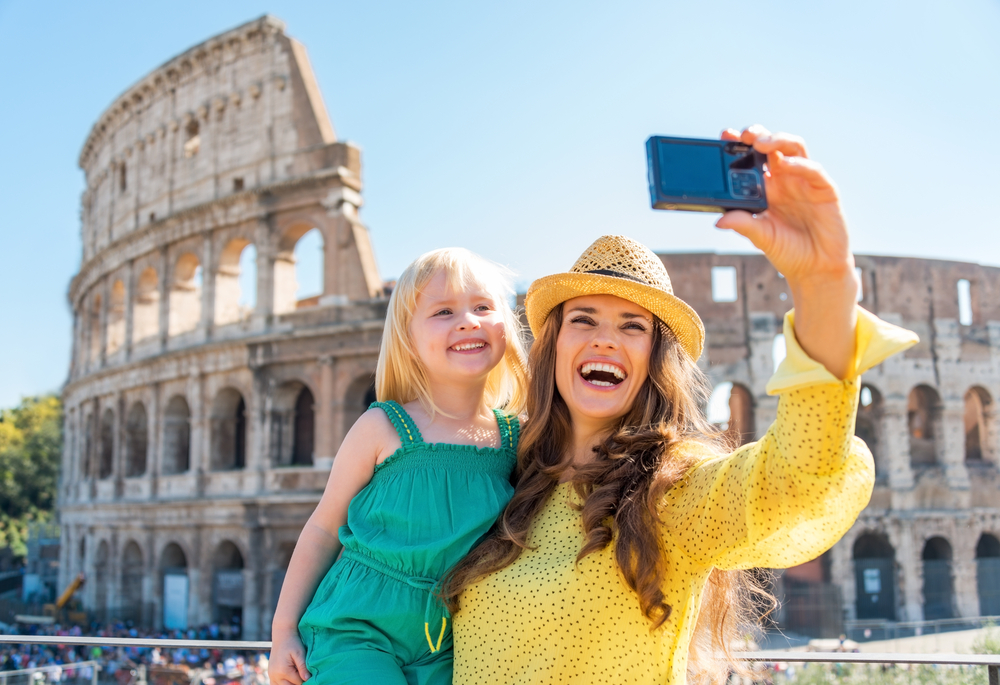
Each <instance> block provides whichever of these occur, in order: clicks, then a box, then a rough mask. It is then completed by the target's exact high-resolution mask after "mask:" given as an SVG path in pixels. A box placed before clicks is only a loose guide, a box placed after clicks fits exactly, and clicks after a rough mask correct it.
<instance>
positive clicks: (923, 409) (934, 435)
mask: <svg viewBox="0 0 1000 685" xmlns="http://www.w3.org/2000/svg"><path fill="white" fill-rule="evenodd" d="M906 413H907V423H908V426H909V433H910V464H911V466H931V465H934V464H937V463H938V454H940V449H939V448H938V440H939V438H940V436H941V432H942V431H941V414H942V404H941V396H940V395H939V394H938V392H937V390H935V389H934V388H932V387H930V386H929V385H918V386H916V387H915V388H913V390H911V391H910V396H909V398H908V400H907V403H906Z"/></svg>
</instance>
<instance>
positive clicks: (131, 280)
mask: <svg viewBox="0 0 1000 685" xmlns="http://www.w3.org/2000/svg"><path fill="white" fill-rule="evenodd" d="M136 176H138V174H136ZM134 320H135V260H134V259H130V260H129V261H128V266H127V267H126V270H125V359H126V360H128V359H131V358H132V337H133V334H132V329H133V325H134Z"/></svg>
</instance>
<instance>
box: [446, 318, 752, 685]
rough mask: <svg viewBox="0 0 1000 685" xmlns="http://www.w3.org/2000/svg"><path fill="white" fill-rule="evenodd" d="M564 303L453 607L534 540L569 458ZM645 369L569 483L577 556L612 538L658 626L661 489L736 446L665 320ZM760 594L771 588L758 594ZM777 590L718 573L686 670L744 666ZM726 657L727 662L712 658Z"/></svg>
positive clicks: (457, 578) (664, 609) (460, 573)
mask: <svg viewBox="0 0 1000 685" xmlns="http://www.w3.org/2000/svg"><path fill="white" fill-rule="evenodd" d="M562 318H563V305H559V306H557V307H556V308H555V309H553V310H552V312H551V313H550V314H549V316H548V318H547V319H546V321H545V324H544V325H543V326H542V330H541V331H540V335H539V336H538V339H537V340H536V341H535V343H534V345H533V346H532V348H531V352H530V355H529V369H530V372H531V382H530V384H529V390H528V398H527V399H528V401H527V411H528V421H527V422H526V423H525V425H524V428H523V430H522V432H521V438H520V444H519V446H518V467H517V475H516V477H517V486H516V489H515V492H514V496H513V498H512V499H511V501H510V503H508V505H507V508H506V509H505V510H504V512H503V514H502V515H501V516H500V518H499V519H498V521H497V523H496V524H495V525H494V527H493V529H492V531H491V533H490V535H488V536H487V537H486V539H485V540H484V541H483V542H482V543H480V544H479V545H478V546H477V547H476V548H475V549H473V550H472V551H471V552H470V553H469V554H468V556H466V557H465V559H464V560H462V561H461V562H460V563H459V564H458V565H457V566H456V567H455V568H454V569H452V570H451V572H450V573H449V574H448V577H447V578H446V579H445V583H444V588H443V591H442V597H443V598H444V600H445V602H446V603H447V604H448V607H449V608H450V609H451V611H453V612H457V611H458V610H459V609H460V606H459V595H460V594H461V592H462V590H464V589H465V588H466V587H467V586H468V585H470V584H472V583H474V582H476V581H477V580H479V579H481V578H483V577H485V576H487V575H489V574H490V573H493V572H495V571H498V570H500V569H502V568H504V567H506V566H508V565H510V564H511V563H513V562H514V561H515V560H516V559H517V558H518V556H520V554H521V551H522V550H524V549H527V548H528V544H527V536H528V531H529V529H530V527H531V523H532V521H533V520H534V519H535V517H536V516H537V515H538V514H539V513H540V512H541V510H542V508H543V507H544V506H545V503H546V501H547V500H548V498H549V496H550V495H551V494H552V492H553V491H554V490H555V488H556V486H557V485H558V483H559V481H560V479H561V477H562V476H563V474H564V472H565V471H566V469H567V468H568V467H569V463H568V462H567V460H566V459H565V452H564V448H565V445H567V444H569V442H570V439H571V434H572V421H571V419H570V414H569V409H568V408H567V406H566V403H565V401H564V400H563V398H562V397H561V396H560V394H559V391H558V390H557V389H556V385H555V368H556V339H557V338H558V336H559V331H560V329H561V327H562ZM656 324H657V325H655V326H654V327H653V341H652V348H651V350H650V358H649V375H648V377H647V378H646V380H645V382H644V383H643V385H642V387H641V388H640V389H639V393H638V395H637V396H636V399H635V401H634V402H633V404H632V408H631V409H630V410H629V411H628V413H626V414H625V415H624V416H623V417H622V418H621V419H619V420H618V422H617V424H616V425H615V426H614V428H613V429H612V430H611V432H610V434H609V435H608V436H607V437H606V438H605V439H604V440H603V441H602V442H601V443H600V444H598V445H597V446H596V447H595V448H594V451H595V452H596V459H594V460H593V461H592V462H590V463H588V464H586V465H584V466H579V467H576V471H575V473H574V475H573V485H574V487H575V488H576V490H577V492H578V493H579V494H580V496H581V498H582V499H583V500H584V504H583V505H582V507H581V511H580V513H581V518H582V520H583V528H584V532H585V536H586V538H585V541H584V545H583V548H582V549H581V550H580V553H579V554H578V555H577V560H580V559H583V558H584V557H585V556H587V555H588V554H591V553H593V552H597V551H599V550H602V549H604V548H606V547H607V546H608V545H612V544H613V545H614V553H615V560H616V561H617V563H618V566H619V568H620V569H621V573H622V576H623V578H624V580H625V582H626V583H627V584H628V586H629V587H630V588H632V589H633V590H634V591H635V592H636V594H637V595H638V597H639V604H640V607H641V608H642V612H643V614H644V615H645V616H646V617H647V618H648V619H649V621H650V629H651V630H655V629H656V628H659V627H660V626H661V625H662V624H663V622H664V621H666V620H667V618H669V616H670V612H671V607H670V606H669V605H668V604H667V603H666V602H665V601H664V594H663V590H662V588H663V585H664V581H665V579H666V576H667V574H668V572H669V569H668V567H667V560H666V555H665V554H664V549H663V542H662V533H661V531H662V521H661V518H660V515H661V512H662V502H663V499H664V495H665V493H666V492H667V491H668V490H669V489H670V488H671V487H672V486H673V485H674V483H676V482H677V481H678V480H679V479H680V478H681V477H682V476H683V475H684V473H685V471H687V469H688V468H690V467H691V465H692V464H693V463H694V461H695V460H700V459H702V458H705V457H710V456H713V455H718V454H723V453H726V452H728V451H729V450H730V449H732V448H733V447H734V445H730V444H727V438H726V437H725V435H724V434H723V433H721V432H720V431H719V430H718V429H717V428H716V427H715V426H712V425H711V424H709V423H708V421H707V420H706V419H705V415H704V412H703V411H702V407H703V406H704V405H705V404H706V402H707V399H708V394H709V386H708V383H707V379H706V378H705V376H704V374H703V373H702V372H701V371H700V370H699V369H698V367H697V366H696V365H695V363H694V361H692V359H691V358H690V357H689V356H688V355H687V354H686V353H685V352H684V350H683V348H682V347H681V346H680V344H679V343H678V342H677V339H676V338H675V336H674V334H673V333H672V332H671V331H670V329H669V328H668V327H667V326H666V325H664V324H663V323H662V322H661V321H659V320H658V319H657V321H656ZM762 593H763V594H762ZM758 597H769V595H766V592H764V590H763V587H762V586H761V583H760V582H759V581H758V580H757V579H756V578H755V577H754V576H752V575H751V574H749V573H746V572H742V571H720V570H718V569H716V570H713V571H712V573H711V575H710V577H709V579H708V582H707V583H706V586H705V591H704V594H703V596H702V606H701V612H700V614H699V617H698V623H697V627H696V628H695V632H694V635H693V637H692V641H691V650H690V652H689V674H690V675H691V676H692V677H693V678H694V679H696V680H699V681H704V680H715V679H716V678H717V677H719V676H724V675H725V672H726V667H727V663H726V662H728V666H729V667H734V666H736V663H735V661H734V660H733V659H732V653H731V648H732V645H733V643H734V642H735V641H736V640H738V639H739V637H740V631H741V630H744V629H745V628H746V627H747V626H748V625H752V624H753V622H754V617H755V615H756V614H757V613H758V612H757V611H756V610H755V609H756V608H757V607H759V606H760V605H761V602H760V601H759V599H758ZM719 654H722V655H725V657H727V658H725V659H724V660H722V661H720V660H719V659H717V658H716V657H717V656H718V655H719Z"/></svg>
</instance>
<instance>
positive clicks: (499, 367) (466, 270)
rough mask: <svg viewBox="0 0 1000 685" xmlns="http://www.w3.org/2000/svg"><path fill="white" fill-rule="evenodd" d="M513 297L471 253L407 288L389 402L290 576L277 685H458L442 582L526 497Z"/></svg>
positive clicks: (416, 269) (273, 672)
mask: <svg viewBox="0 0 1000 685" xmlns="http://www.w3.org/2000/svg"><path fill="white" fill-rule="evenodd" d="M509 293H510V287H509V285H508V284H507V281H506V279H505V277H504V275H503V273H502V272H501V270H500V268H499V267H497V266H496V265H495V264H493V263H491V262H488V261H486V260H484V259H482V258H481V257H479V256H477V255H474V254H472V253H471V252H468V251H467V250H463V249H458V248H449V249H443V250H436V251H434V252H429V253H427V254H425V255H423V256H422V257H420V258H419V259H417V260H416V261H415V262H413V263H412V264H411V265H410V266H408V267H407V268H406V270H405V271H404V272H403V275H402V276H401V277H400V278H399V281H398V283H397V284H396V289H395V290H394V292H393V294H392V297H391V298H390V300H389V312H388V315H387V316H386V322H385V329H384V332H383V335H382V349H381V351H380V353H379V359H378V368H377V370H376V374H375V387H376V392H377V395H378V399H379V401H378V402H375V403H374V404H372V406H371V408H370V409H369V410H368V411H367V412H366V413H365V414H364V415H362V416H361V418H360V419H358V422H357V423H355V424H354V427H353V428H351V430H350V432H349V433H348V434H347V437H345V438H344V443H343V445H341V447H340V451H339V452H338V454H337V458H336V460H335V461H334V464H333V469H332V470H331V471H330V479H329V481H328V482H327V486H326V491H325V492H324V493H323V497H322V499H321V500H320V502H319V505H318V506H317V507H316V511H314V512H313V514H312V516H310V517H309V520H308V521H307V522H306V525H305V527H304V528H303V529H302V533H301V535H300V536H299V540H298V544H296V546H295V552H294V553H293V554H292V559H291V562H290V563H289V566H288V572H287V574H286V575H285V581H284V584H283V586H282V588H281V596H280V598H279V600H278V606H277V609H276V610H275V613H274V621H273V624H272V628H271V634H272V639H273V648H272V653H271V662H270V679H271V683H272V685H300V684H301V683H302V681H304V680H307V679H309V680H311V681H312V682H311V683H310V685H321V684H323V683H334V682H336V683H364V685H380V684H382V683H392V684H394V685H395V684H399V685H404V684H406V683H410V684H411V685H412V684H414V683H431V684H435V683H442V684H450V683H451V672H452V636H451V625H450V620H449V619H450V616H449V614H448V612H447V610H446V609H445V608H444V606H443V604H442V603H441V602H440V601H439V600H438V598H437V596H436V595H437V593H438V592H439V581H440V579H441V578H442V577H443V576H444V574H445V573H446V572H447V571H448V569H449V568H451V567H452V566H453V565H454V564H456V563H457V562H458V561H459V560H460V559H462V557H464V556H465V554H466V553H467V552H468V551H469V550H470V549H471V548H472V547H473V545H475V544H476V542H477V541H479V539H480V538H481V537H482V536H483V535H484V534H485V533H486V531H487V530H489V528H490V526H491V525H492V524H493V522H494V520H495V519H496V518H497V516H498V515H499V514H500V512H501V511H502V510H503V508H504V506H505V505H506V504H507V501H508V500H509V499H510V497H511V495H512V494H513V488H512V487H511V485H510V475H511V472H512V471H513V469H514V464H515V462H516V453H517V436H518V428H519V425H518V420H517V415H518V413H520V412H521V410H522V408H523V406H524V399H525V385H526V376H525V366H524V359H525V354H524V344H523V341H522V339H521V326H520V323H519V321H518V319H517V317H516V316H515V315H514V313H513V312H512V311H511V308H510V307H509V306H508V305H507V304H506V296H507V295H508V294H509ZM338 554H340V557H339V558H338V556H337V555H338ZM335 560H336V561H335ZM321 581H322V582H321ZM310 674H311V675H312V677H311V678H310Z"/></svg>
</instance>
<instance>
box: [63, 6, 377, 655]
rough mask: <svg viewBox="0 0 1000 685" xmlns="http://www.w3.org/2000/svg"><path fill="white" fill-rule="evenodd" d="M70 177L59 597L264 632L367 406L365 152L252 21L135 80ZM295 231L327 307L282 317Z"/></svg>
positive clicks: (288, 302) (287, 307)
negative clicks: (62, 592)
mask: <svg viewBox="0 0 1000 685" xmlns="http://www.w3.org/2000/svg"><path fill="white" fill-rule="evenodd" d="M80 167H81V168H82V169H83V171H84V173H85V175H86V191H85V192H84V194H83V199H82V212H81V215H82V237H83V259H82V264H81V266H80V271H79V273H78V274H77V275H76V276H75V277H74V278H73V280H72V283H71V284H70V288H69V300H70V304H71V306H72V308H73V312H74V320H75V326H74V344H73V358H72V365H71V369H70V375H69V381H68V383H67V385H66V388H65V391H64V395H63V399H64V402H65V407H66V425H65V437H66V447H65V452H64V457H63V465H62V481H61V485H60V510H61V523H62V559H61V584H62V585H65V583H66V582H68V579H69V578H71V577H73V576H74V575H75V574H77V573H79V572H80V571H83V572H85V573H86V574H87V577H88V582H87V584H86V586H85V590H84V594H83V597H84V603H85V605H86V607H87V608H89V609H91V610H94V611H96V612H97V613H98V614H99V615H101V614H109V615H117V616H120V617H126V618H133V619H135V620H138V621H141V622H143V623H146V624H154V625H163V624H164V623H167V624H168V625H181V624H187V625H198V624H202V623H208V622H212V621H220V622H222V623H230V622H232V623H235V622H238V621H239V622H242V624H243V631H242V632H243V635H244V637H247V638H258V637H263V636H266V635H267V634H268V632H269V625H270V614H271V611H272V608H273V605H274V602H275V600H276V591H277V588H278V587H279V586H280V580H281V577H282V574H283V571H284V568H285V565H286V564H287V561H288V556H289V554H290V551H291V548H292V546H293V544H294V541H295V539H296V537H297V534H298V531H299V529H300V528H301V526H302V524H303V523H304V521H305V519H306V518H307V517H308V515H309V513H310V512H311V511H312V508H313V506H314V504H315V503H316V502H317V501H318V499H319V494H320V492H321V490H322V488H323V486H324V485H325V482H326V477H327V474H328V472H329V468H330V465H331V463H332V459H333V455H334V453H335V450H336V447H337V446H338V445H339V444H340V441H341V439H342V437H343V435H344V433H345V431H346V430H347V428H349V427H350V426H351V425H352V423H353V421H354V420H355V419H356V418H357V416H358V415H360V413H361V412H362V411H363V409H364V407H365V406H366V403H367V402H368V401H371V395H372V390H371V385H372V376H373V372H374V369H375V362H376V358H377V354H378V344H379V339H380V335H381V331H382V322H383V319H384V315H385V298H384V294H383V289H382V282H381V280H380V278H379V274H378V271H377V270H376V267H375V261H374V257H373V254H372V248H371V243H370V240H369V237H368V232H367V229H366V228H365V227H364V226H363V225H362V224H361V223H360V221H359V219H358V207H359V206H360V205H361V195H360V192H361V159H360V151H359V150H358V148H357V147H355V146H353V145H351V144H350V143H346V142H343V141H338V140H337V139H336V137H335V135H334V131H333V127H332V126H331V124H330V121H329V118H328V116H327V113H326V110H325V107H324V105H323V100H322V98H321V96H320V92H319V89H318V87H317V84H316V80H315V77H314V75H313V73H312V70H311V68H310V66H309V62H308V59H307V57H306V52H305V49H304V48H303V47H302V46H301V45H300V44H298V43H296V42H295V41H294V40H292V39H291V38H289V37H288V36H287V35H285V33H284V25H283V24H282V23H281V22H280V21H278V20H276V19H274V18H272V17H263V18H261V19H259V20H256V21H253V22H250V23H248V24H245V25H243V26H240V27H238V28H236V29H233V30H231V31H228V32H226V33H223V34H221V35H218V36H215V37H214V38H212V39H210V40H208V41H206V42H204V43H202V44H201V45H198V46H195V47H193V48H191V49H190V50H188V51H186V52H184V53H183V54H181V55H179V56H177V57H175V58H174V59H171V60H170V61H169V62H167V63H166V64H164V65H163V66H161V67H159V68H158V69H155V70H154V71H152V72H151V73H149V74H148V75H147V76H146V77H145V78H143V79H142V80H141V81H139V82H138V83H136V84H135V85H133V86H132V87H130V88H129V89H128V90H127V91H126V92H125V93H124V94H123V95H121V96H120V97H119V98H118V99H117V100H116V101H115V102H114V103H113V104H112V105H111V106H110V107H109V108H108V109H107V110H106V111H105V112H104V113H103V114H102V115H101V116H100V118H99V119H98V121H97V123H96V124H95V125H94V127H93V129H92V130H91V132H90V135H89V136H88V138H87V141H86V143H85V144H84V146H83V151H82V152H81V154H80ZM311 229H318V230H319V232H320V234H321V235H322V243H323V249H322V253H323V260H324V267H323V274H324V276H323V286H322V293H321V294H320V295H319V296H317V297H312V298H309V299H306V300H300V301H296V296H295V293H296V287H297V286H296V264H295V257H294V248H295V245H296V243H297V241H298V240H299V239H300V238H301V237H302V236H303V235H304V234H306V233H307V232H308V231H310V230H311ZM250 246H253V248H254V249H255V251H256V288H255V290H256V304H255V306H253V307H252V308H248V307H246V306H242V305H241V304H240V301H241V290H240V268H241V267H240V264H241V256H244V260H243V263H244V268H246V264H247V261H246V259H245V256H246V255H247V254H252V252H251V253H247V252H245V251H246V250H248V249H249V248H250ZM250 264H251V266H252V265H253V262H250ZM243 275H244V279H245V277H246V274H243ZM243 294H244V295H245V294H246V293H243ZM165 588H167V589H166V598H165V594H164V593H165ZM185 593H186V594H187V597H186V599H185V597H184V594H185ZM234 618H235V620H234Z"/></svg>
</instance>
